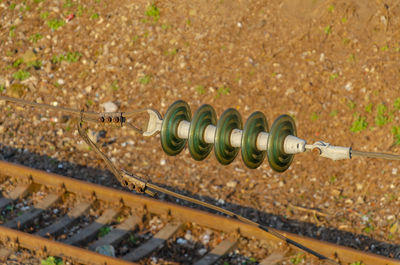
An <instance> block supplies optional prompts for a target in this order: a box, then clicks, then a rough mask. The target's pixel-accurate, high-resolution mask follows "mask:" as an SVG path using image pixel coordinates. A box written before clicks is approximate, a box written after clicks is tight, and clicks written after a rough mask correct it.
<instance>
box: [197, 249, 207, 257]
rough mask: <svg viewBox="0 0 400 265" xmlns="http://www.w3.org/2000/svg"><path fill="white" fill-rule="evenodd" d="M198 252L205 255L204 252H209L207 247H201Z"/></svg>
mask: <svg viewBox="0 0 400 265" xmlns="http://www.w3.org/2000/svg"><path fill="white" fill-rule="evenodd" d="M197 253H199V255H200V256H203V255H204V254H206V253H207V249H205V248H201V249H199V250H198V251H197Z"/></svg>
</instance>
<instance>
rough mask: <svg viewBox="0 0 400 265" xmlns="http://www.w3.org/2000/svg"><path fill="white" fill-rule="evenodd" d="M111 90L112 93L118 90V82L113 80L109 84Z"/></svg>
mask: <svg viewBox="0 0 400 265" xmlns="http://www.w3.org/2000/svg"><path fill="white" fill-rule="evenodd" d="M111 89H112V90H114V91H118V90H119V89H120V87H119V85H118V81H117V80H115V81H113V82H112V83H111Z"/></svg>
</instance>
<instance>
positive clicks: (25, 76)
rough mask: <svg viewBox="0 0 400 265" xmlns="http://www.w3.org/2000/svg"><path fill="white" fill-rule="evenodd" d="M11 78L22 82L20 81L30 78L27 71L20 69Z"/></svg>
mask: <svg viewBox="0 0 400 265" xmlns="http://www.w3.org/2000/svg"><path fill="white" fill-rule="evenodd" d="M12 76H13V77H14V79H17V80H20V81H22V80H25V79H28V78H29V77H30V76H31V74H30V73H29V72H28V71H25V70H22V69H21V70H18V71H17V72H15V73H13V75H12Z"/></svg>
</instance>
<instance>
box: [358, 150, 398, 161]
mask: <svg viewBox="0 0 400 265" xmlns="http://www.w3.org/2000/svg"><path fill="white" fill-rule="evenodd" d="M351 156H363V157H370V158H383V159H389V160H400V155H393V154H385V153H376V152H365V151H355V150H351Z"/></svg>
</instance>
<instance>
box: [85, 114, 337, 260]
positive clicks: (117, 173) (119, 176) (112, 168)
mask: <svg viewBox="0 0 400 265" xmlns="http://www.w3.org/2000/svg"><path fill="white" fill-rule="evenodd" d="M78 131H79V134H80V135H81V137H82V138H83V140H84V141H85V142H86V143H87V144H88V145H90V146H91V147H92V148H93V150H94V151H95V152H96V153H97V154H98V155H99V156H100V157H101V158H102V159H103V160H104V162H105V163H106V166H107V167H108V168H109V169H110V171H111V172H112V173H113V174H114V176H115V177H116V178H117V179H118V181H119V182H120V183H121V184H122V185H123V186H126V185H125V184H124V183H123V178H122V175H123V174H122V173H121V172H122V171H121V170H120V169H117V168H116V167H115V165H114V164H113V163H112V162H111V160H110V159H109V158H108V157H107V156H106V155H105V154H104V153H103V152H102V151H100V149H99V148H98V147H97V146H96V144H95V143H94V142H93V141H92V140H91V139H90V138H89V136H88V135H87V134H86V132H85V130H84V129H83V128H82V120H81V122H79V123H78ZM146 188H150V189H153V190H156V191H159V192H162V193H164V194H168V195H171V196H173V197H175V198H179V199H182V200H185V201H188V202H191V203H194V204H197V205H201V206H204V207H206V208H209V209H212V210H214V211H217V212H220V213H223V214H226V215H228V216H231V217H233V218H235V219H238V220H239V221H241V222H243V223H246V224H249V225H253V226H255V227H258V228H260V229H261V230H263V231H265V232H267V233H269V234H271V235H273V236H275V237H277V238H279V239H280V240H283V241H285V242H286V243H288V244H290V245H293V246H296V247H298V248H299V249H302V250H304V251H305V252H307V253H309V254H311V255H313V256H315V257H317V258H319V259H320V260H324V261H326V262H327V263H329V264H338V263H337V262H335V261H333V260H331V259H329V258H327V257H325V256H324V255H322V254H320V253H318V252H316V251H314V250H312V249H310V248H308V247H306V246H304V245H302V244H300V243H298V242H296V241H294V240H292V239H290V238H288V237H285V236H284V235H282V234H281V233H279V232H277V231H275V230H274V229H271V228H269V227H267V226H263V225H260V224H258V223H256V222H254V221H251V220H250V219H247V218H245V217H243V216H241V215H238V214H236V213H234V212H231V211H228V210H226V209H224V208H221V207H218V206H215V205H212V204H210V203H206V202H203V201H200V200H197V199H194V198H191V197H188V196H185V195H182V194H179V193H176V192H173V191H170V190H167V189H165V188H162V187H159V186H157V185H155V184H152V183H149V182H147V183H146Z"/></svg>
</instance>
